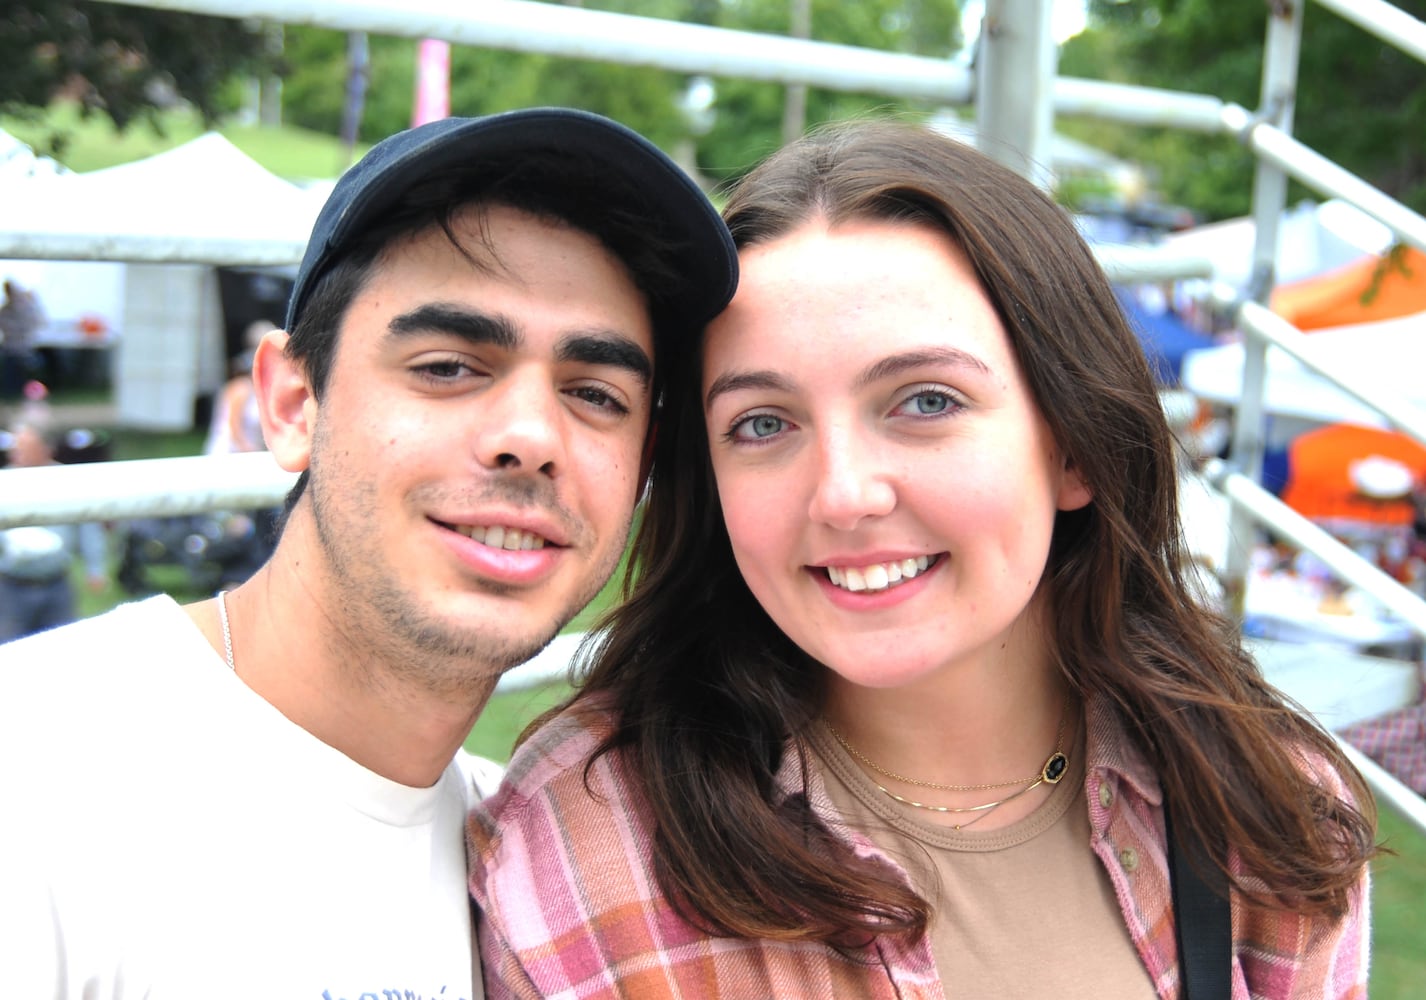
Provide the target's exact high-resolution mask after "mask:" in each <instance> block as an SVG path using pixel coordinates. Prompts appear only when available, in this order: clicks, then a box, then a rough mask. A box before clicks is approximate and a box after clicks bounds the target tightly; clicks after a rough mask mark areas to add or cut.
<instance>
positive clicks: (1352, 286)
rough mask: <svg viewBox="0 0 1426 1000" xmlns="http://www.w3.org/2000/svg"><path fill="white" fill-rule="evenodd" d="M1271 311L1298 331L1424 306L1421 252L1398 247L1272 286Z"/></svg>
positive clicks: (1425, 268) (1425, 260) (1425, 272)
mask: <svg viewBox="0 0 1426 1000" xmlns="http://www.w3.org/2000/svg"><path fill="white" fill-rule="evenodd" d="M1271 305H1272V310H1273V312H1275V313H1277V314H1278V315H1279V316H1281V317H1282V318H1283V319H1285V320H1287V321H1288V322H1289V323H1291V324H1292V325H1293V326H1296V327H1297V328H1298V329H1299V330H1319V329H1322V328H1323V327H1329V326H1346V325H1348V324H1352V323H1367V322H1371V321H1373V320H1382V319H1394V318H1396V317H1398V316H1409V315H1411V314H1412V313H1419V312H1422V311H1426V254H1423V253H1422V252H1421V251H1420V250H1417V249H1416V248H1415V247H1408V246H1404V245H1402V246H1398V247H1396V248H1394V249H1392V250H1391V251H1389V252H1387V253H1385V254H1382V255H1381V256H1379V257H1377V256H1371V257H1363V258H1362V259H1361V260H1359V261H1355V262H1353V263H1351V264H1347V265H1345V266H1343V267H1339V268H1336V269H1334V270H1331V271H1327V272H1325V273H1323V274H1319V275H1316V276H1314V277H1311V278H1305V279H1303V280H1301V281H1294V282H1290V283H1288V284H1284V285H1279V286H1278V287H1277V288H1276V289H1274V290H1273V293H1272V300H1271Z"/></svg>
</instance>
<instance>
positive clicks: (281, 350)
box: [253, 330, 317, 472]
mask: <svg viewBox="0 0 1426 1000" xmlns="http://www.w3.org/2000/svg"><path fill="white" fill-rule="evenodd" d="M286 348H287V333H286V332H285V331H283V330H273V331H272V332H270V333H268V334H267V335H266V336H265V337H263V338H262V342H261V343H260V344H258V347H257V352H256V354H255V355H254V357H253V387H254V389H255V390H256V392H257V400H258V410H259V412H260V413H261V415H262V436H263V438H264V439H265V440H266V441H267V450H268V451H270V452H271V453H272V456H273V458H274V459H276V460H277V464H278V465H280V466H281V467H282V468H283V469H285V470H287V471H288V472H301V471H303V470H304V469H306V468H307V463H308V461H309V460H310V458H311V456H312V433H313V431H314V429H315V422H316V419H317V401H316V397H315V396H314V395H313V394H312V387H311V384H310V383H309V382H308V380H307V369H306V366H305V365H303V364H302V363H301V362H299V361H297V360H296V359H294V358H290V357H288V355H287V350H286Z"/></svg>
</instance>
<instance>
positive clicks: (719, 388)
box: [703, 371, 792, 410]
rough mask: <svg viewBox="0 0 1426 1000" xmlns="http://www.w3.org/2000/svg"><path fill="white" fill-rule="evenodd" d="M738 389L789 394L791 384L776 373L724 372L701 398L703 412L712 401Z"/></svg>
mask: <svg viewBox="0 0 1426 1000" xmlns="http://www.w3.org/2000/svg"><path fill="white" fill-rule="evenodd" d="M739 389H773V390H777V391H780V392H791V391H792V383H791V382H789V381H788V380H787V379H785V378H783V377H782V376H781V375H779V374H778V373H777V372H771V371H756V372H726V373H724V374H722V375H719V376H718V377H717V378H715V379H714V380H713V384H712V385H710V386H709V387H708V394H707V395H706V396H704V397H703V408H704V409H705V410H706V409H708V408H710V407H711V406H712V405H713V400H715V399H717V398H718V397H719V396H721V395H723V394H724V393H726V392H736V391H738V390H739Z"/></svg>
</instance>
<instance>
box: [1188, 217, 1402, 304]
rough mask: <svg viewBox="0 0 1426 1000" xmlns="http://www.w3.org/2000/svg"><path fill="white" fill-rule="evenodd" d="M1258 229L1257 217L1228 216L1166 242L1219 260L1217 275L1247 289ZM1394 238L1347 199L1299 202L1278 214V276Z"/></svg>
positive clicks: (1308, 273) (1293, 275) (1306, 272)
mask: <svg viewBox="0 0 1426 1000" xmlns="http://www.w3.org/2000/svg"><path fill="white" fill-rule="evenodd" d="M1254 234H1255V226H1254V224H1253V220H1252V219H1251V218H1246V217H1245V218H1239V219H1227V220H1225V221H1223V222H1211V223H1208V224H1206V225H1202V226H1195V227H1193V228H1192V229H1185V230H1183V231H1182V232H1177V233H1170V234H1169V235H1168V236H1166V237H1165V238H1164V241H1163V246H1164V247H1165V248H1166V249H1169V250H1172V251H1173V252H1175V253H1179V254H1192V255H1195V256H1200V257H1206V258H1208V259H1209V260H1211V261H1213V271H1214V275H1213V276H1214V280H1216V281H1221V282H1225V283H1227V284H1229V285H1231V286H1232V287H1233V288H1234V290H1236V291H1238V292H1240V293H1241V292H1244V291H1246V290H1247V288H1248V285H1249V283H1250V281H1251V279H1252V272H1253V240H1254ZM1391 243H1392V235H1391V230H1389V229H1388V228H1387V227H1386V226H1384V225H1382V224H1381V223H1380V222H1377V221H1376V220H1375V219H1373V218H1372V217H1371V216H1369V215H1367V214H1366V213H1365V212H1362V211H1361V210H1360V209H1357V208H1353V207H1352V206H1351V205H1350V204H1348V203H1347V202H1345V201H1341V200H1339V199H1331V200H1328V201H1324V202H1321V203H1320V204H1319V203H1316V202H1311V201H1303V202H1299V203H1298V204H1296V205H1294V206H1291V207H1290V208H1288V209H1286V210H1285V211H1284V212H1283V214H1282V216H1281V217H1280V218H1279V220H1278V230H1277V254H1276V258H1275V260H1274V268H1275V271H1276V274H1275V278H1276V280H1277V282H1278V283H1279V284H1282V283H1285V282H1290V281H1298V280H1300V279H1302V278H1310V277H1313V276H1314V275H1318V274H1322V273H1323V272H1324V271H1330V270H1331V269H1332V268H1334V267H1341V266H1342V265H1343V264H1349V263H1351V262H1352V261H1354V260H1359V259H1360V258H1362V257H1365V256H1367V255H1368V254H1379V253H1382V252H1383V251H1384V250H1386V248H1387V247H1389V246H1390V245H1391Z"/></svg>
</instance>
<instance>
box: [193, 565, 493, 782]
mask: <svg viewBox="0 0 1426 1000" xmlns="http://www.w3.org/2000/svg"><path fill="white" fill-rule="evenodd" d="M294 582H295V578H294V577H293V576H292V575H290V574H284V573H283V572H282V571H281V570H280V569H275V568H274V567H273V566H272V565H271V564H269V566H267V567H265V568H264V569H262V570H260V571H259V572H258V573H257V574H256V575H255V576H254V577H253V578H252V579H251V580H249V581H248V582H247V583H245V584H243V586H241V587H240V588H238V589H237V590H235V591H233V592H231V593H229V594H228V595H227V596H226V599H225V601H226V606H227V611H228V622H229V634H230V637H231V642H232V651H233V664H232V665H233V668H234V672H235V673H236V674H237V676H238V677H239V678H240V679H241V680H242V681H243V682H244V683H245V684H247V685H248V687H250V688H251V689H252V690H253V691H254V692H256V693H257V694H258V695H260V696H261V697H262V698H263V699H264V700H266V701H267V702H269V703H270V704H271V705H273V707H275V708H276V709H277V710H278V711H280V712H282V714H283V715H285V716H286V717H287V718H288V719H289V720H291V721H292V722H293V723H294V724H296V725H298V726H301V727H302V728H303V729H306V730H307V731H308V732H309V733H311V734H312V735H313V736H316V737H317V738H318V739H320V740H321V741H322V742H324V743H326V744H328V745H329V746H332V747H334V748H335V749H337V750H340V751H341V752H342V753H343V754H345V755H346V756H348V757H350V758H351V759H352V760H354V761H356V762H357V763H358V764H361V765H362V766H363V767H366V768H368V769H369V770H371V771H374V772H376V773H377V774H380V775H382V776H383V777H386V778H389V779H390V780H392V781H396V782H398V783H400V784H403V785H408V786H411V787H415V788H425V787H428V786H430V785H433V784H435V782H436V781H437V780H439V778H440V776H441V773H442V772H443V771H444V770H445V768H446V767H447V766H448V765H449V764H450V762H451V759H452V757H454V756H455V753H456V751H457V750H458V749H459V748H460V747H461V745H462V744H463V743H464V741H465V739H466V737H467V736H468V735H469V733H470V729H471V727H472V726H473V725H474V724H475V721H476V719H477V718H479V716H480V712H481V710H482V709H483V708H484V707H485V704H486V702H487V701H488V700H489V698H490V695H491V693H492V692H493V691H494V689H495V684H496V679H497V678H496V677H495V676H494V675H492V676H491V677H490V678H489V682H488V684H486V685H477V686H474V687H472V688H470V689H467V690H464V691H462V692H461V693H460V694H459V695H454V696H453V695H450V694H447V693H438V692H433V691H430V690H426V689H423V688H422V687H420V686H419V685H418V684H417V683H415V682H414V681H412V680H410V679H409V678H407V677H403V676H402V675H401V674H400V673H399V672H396V671H392V670H390V669H387V667H386V665H385V664H384V663H382V662H381V661H380V660H379V659H378V658H376V657H374V656H372V655H371V652H370V651H369V650H366V649H361V648H359V647H358V644H356V643H354V642H352V640H351V638H350V637H348V636H347V635H345V634H344V633H343V632H342V631H341V630H340V629H338V628H336V627H334V625H333V623H332V622H331V621H330V619H329V618H327V617H326V615H325V614H324V612H323V610H322V607H321V603H320V602H319V601H316V600H314V598H313V595H312V594H311V592H310V591H309V590H307V589H306V588H305V587H302V586H300V585H299V586H296V587H294V586H293V583H294ZM187 610H188V613H189V615H190V617H192V618H193V620H194V622H195V624H197V625H198V627H199V628H200V629H201V630H202V631H203V632H204V634H205V635H207V637H208V639H209V641H210V642H211V643H212V644H213V646H214V648H215V649H216V650H217V652H218V655H219V656H225V655H226V653H225V649H226V647H225V644H224V640H223V635H222V624H221V621H220V617H219V614H218V602H217V601H216V600H213V601H206V602H202V603H200V604H194V605H190V606H189V607H188V609H187Z"/></svg>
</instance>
